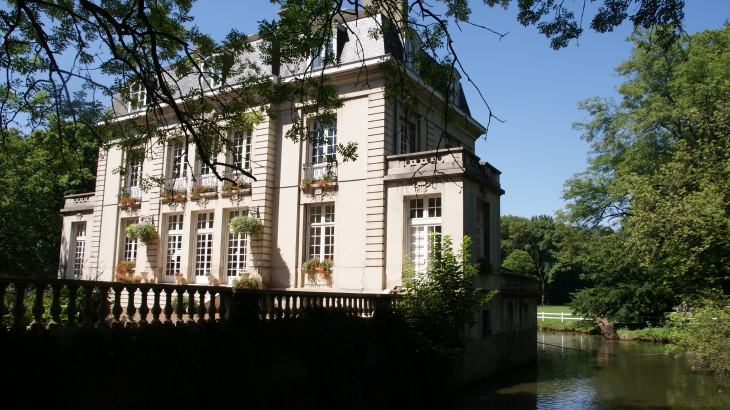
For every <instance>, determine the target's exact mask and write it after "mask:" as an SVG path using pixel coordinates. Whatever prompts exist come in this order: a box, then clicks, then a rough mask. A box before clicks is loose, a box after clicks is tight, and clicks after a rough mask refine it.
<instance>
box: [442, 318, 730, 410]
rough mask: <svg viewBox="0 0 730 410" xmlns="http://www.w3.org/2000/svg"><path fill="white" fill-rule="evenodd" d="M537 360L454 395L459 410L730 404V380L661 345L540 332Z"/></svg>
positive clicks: (719, 406)
mask: <svg viewBox="0 0 730 410" xmlns="http://www.w3.org/2000/svg"><path fill="white" fill-rule="evenodd" d="M538 342H539V344H538V361H537V364H536V365H532V366H527V367H524V368H521V369H518V370H516V371H513V372H510V373H509V374H507V375H504V376H500V377H498V378H495V379H493V380H489V381H486V382H484V383H482V384H480V385H478V386H475V387H473V388H471V389H467V390H463V391H460V392H459V393H458V394H457V395H455V396H454V397H453V401H454V402H456V406H453V405H452V406H450V407H453V408H459V409H485V408H490V409H540V410H550V409H596V410H603V409H627V410H628V409H632V410H633V409H656V410H659V409H668V410H670V409H671V410H675V409H729V408H730V394H729V393H730V383H729V382H728V381H727V380H724V379H718V378H716V377H713V376H707V375H703V374H699V373H694V372H692V371H691V369H690V368H691V364H690V363H689V362H688V360H686V359H678V360H675V359H673V358H671V357H669V356H666V355H664V354H663V352H664V346H663V345H659V344H651V343H639V342H626V341H621V342H620V341H614V340H605V339H603V338H602V337H600V336H587V335H578V334H566V333H548V332H540V333H538Z"/></svg>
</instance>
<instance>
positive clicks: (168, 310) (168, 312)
mask: <svg viewBox="0 0 730 410" xmlns="http://www.w3.org/2000/svg"><path fill="white" fill-rule="evenodd" d="M173 293H175V289H173V288H165V309H164V312H165V320H164V321H163V322H162V323H163V324H164V325H167V326H170V325H172V313H173V312H174V311H175V309H174V307H173V306H172V294H173Z"/></svg>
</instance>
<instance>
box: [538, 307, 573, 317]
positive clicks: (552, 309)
mask: <svg viewBox="0 0 730 410" xmlns="http://www.w3.org/2000/svg"><path fill="white" fill-rule="evenodd" d="M537 311H538V312H545V313H561V312H562V313H566V314H568V315H570V314H572V313H573V309H572V308H571V307H570V306H540V305H537Z"/></svg>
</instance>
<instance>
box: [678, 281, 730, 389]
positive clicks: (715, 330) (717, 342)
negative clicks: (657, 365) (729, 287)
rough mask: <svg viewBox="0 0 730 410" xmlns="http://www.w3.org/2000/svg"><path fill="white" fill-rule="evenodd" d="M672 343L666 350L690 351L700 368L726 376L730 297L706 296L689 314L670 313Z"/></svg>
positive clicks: (729, 355)
mask: <svg viewBox="0 0 730 410" xmlns="http://www.w3.org/2000/svg"><path fill="white" fill-rule="evenodd" d="M668 325H669V326H670V327H671V329H672V333H671V339H672V344H671V345H669V346H668V347H667V353H670V354H674V355H676V356H679V355H680V354H681V353H683V352H690V353H692V354H693V355H694V357H695V358H696V359H697V361H698V362H699V367H700V369H701V370H704V371H707V372H711V373H717V374H722V375H726V376H730V349H728V346H727V341H728V339H730V298H728V297H726V296H716V297H715V298H713V299H706V300H704V301H703V302H701V303H700V305H699V306H698V307H696V308H695V311H694V313H693V314H691V315H689V314H681V313H680V314H676V315H671V316H670V320H669V323H668Z"/></svg>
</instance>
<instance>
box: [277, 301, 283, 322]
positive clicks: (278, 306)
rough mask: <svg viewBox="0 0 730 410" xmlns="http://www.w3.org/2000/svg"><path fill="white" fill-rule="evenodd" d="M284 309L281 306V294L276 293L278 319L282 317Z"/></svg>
mask: <svg viewBox="0 0 730 410" xmlns="http://www.w3.org/2000/svg"><path fill="white" fill-rule="evenodd" d="M283 314H284V309H283V308H282V307H281V295H276V319H277V320H278V319H282V316H283Z"/></svg>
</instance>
